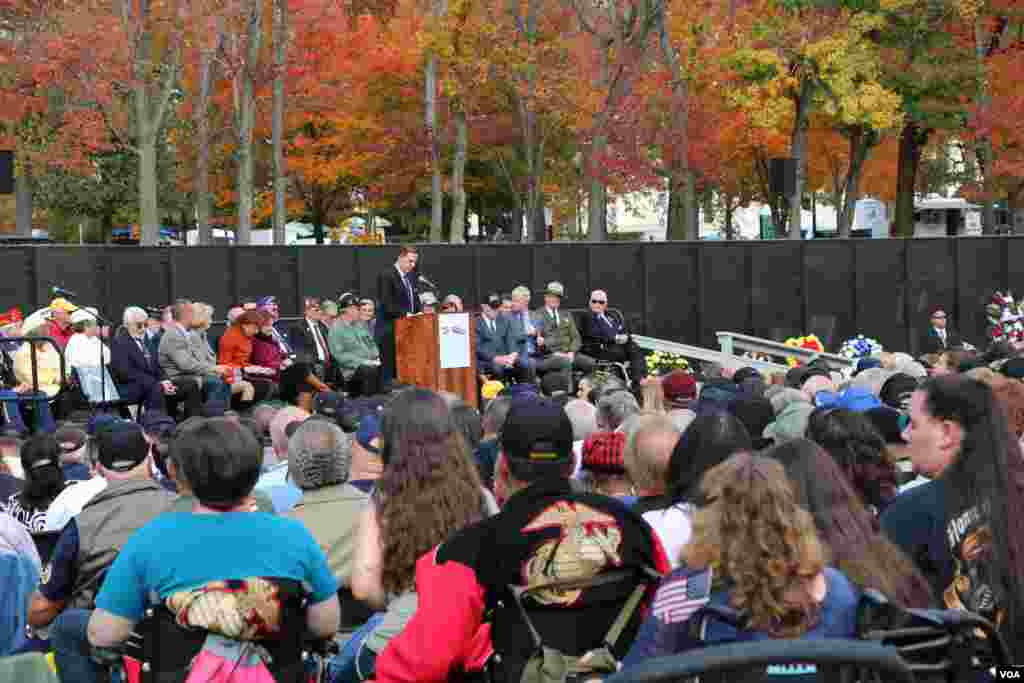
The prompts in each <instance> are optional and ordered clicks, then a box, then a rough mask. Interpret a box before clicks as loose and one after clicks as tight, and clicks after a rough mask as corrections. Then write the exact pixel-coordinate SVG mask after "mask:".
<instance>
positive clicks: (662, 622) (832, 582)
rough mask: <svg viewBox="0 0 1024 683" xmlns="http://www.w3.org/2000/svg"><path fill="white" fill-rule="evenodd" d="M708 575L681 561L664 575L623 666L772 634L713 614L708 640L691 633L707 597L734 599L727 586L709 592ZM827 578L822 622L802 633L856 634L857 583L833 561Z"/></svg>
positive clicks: (808, 671) (779, 670) (788, 671)
mask: <svg viewBox="0 0 1024 683" xmlns="http://www.w3.org/2000/svg"><path fill="white" fill-rule="evenodd" d="M708 577H709V575H708V573H707V572H695V571H693V570H691V569H688V568H686V567H680V568H679V569H677V570H675V571H674V572H672V573H671V574H669V575H668V576H666V577H665V578H664V579H662V582H661V585H660V586H659V587H658V592H657V594H656V595H655V597H654V603H653V604H652V606H651V613H650V614H649V615H648V617H647V619H646V620H645V621H644V623H643V625H642V626H641V627H640V632H639V633H638V634H637V637H636V640H635V641H634V643H633V647H632V648H630V650H629V654H627V655H626V658H625V659H624V660H623V662H622V668H623V669H628V668H630V667H633V666H636V665H637V664H639V663H640V662H642V661H644V660H646V659H649V658H651V657H663V656H667V655H672V654H679V653H681V652H686V651H688V650H693V649H696V648H699V647H703V646H705V645H710V644H713V643H722V642H741V641H752V640H767V639H768V638H771V637H772V636H770V635H769V634H768V633H765V632H761V631H737V629H736V628H735V627H734V626H732V625H730V624H727V623H724V622H722V621H720V620H717V619H714V618H711V619H709V620H708V622H707V631H706V633H705V634H704V639H703V641H702V640H698V639H694V638H692V637H691V635H690V619H691V618H693V617H694V616H695V615H696V614H697V613H698V612H699V610H700V608H701V607H702V606H703V604H704V603H705V602H710V603H711V604H714V605H721V606H726V605H728V604H729V593H728V592H727V591H724V590H718V591H714V592H711V593H710V595H708V591H707V581H708ZM825 583H826V586H827V588H826V591H825V600H824V601H823V602H822V603H821V611H820V614H819V619H818V622H817V624H815V626H814V627H813V628H812V629H811V630H810V631H808V632H807V633H805V634H804V635H803V636H801V638H812V639H813V638H852V637H854V635H855V634H856V631H857V602H858V600H859V594H858V592H857V589H856V588H854V586H853V584H852V583H850V580H849V579H847V578H846V576H845V575H844V574H843V573H842V572H840V571H839V570H837V569H832V568H831V567H826V569H825ZM768 673H769V675H772V676H785V677H794V678H796V679H797V680H800V678H806V677H808V676H810V675H813V674H814V673H815V671H814V670H813V667H773V668H772V669H770V670H769V671H768ZM797 677H800V678H797Z"/></svg>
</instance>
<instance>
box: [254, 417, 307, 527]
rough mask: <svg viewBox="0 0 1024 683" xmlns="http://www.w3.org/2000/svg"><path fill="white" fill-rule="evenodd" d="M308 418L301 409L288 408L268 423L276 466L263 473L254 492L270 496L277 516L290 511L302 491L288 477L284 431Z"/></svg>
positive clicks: (286, 446) (286, 441) (287, 455)
mask: <svg viewBox="0 0 1024 683" xmlns="http://www.w3.org/2000/svg"><path fill="white" fill-rule="evenodd" d="M308 417H309V413H307V412H306V411H304V410H302V409H301V408H296V407H294V406H288V407H287V408H282V409H281V410H279V411H278V412H277V414H276V415H275V416H274V419H273V420H272V421H271V423H270V441H271V444H272V445H273V447H274V457H275V458H276V459H277V464H276V465H274V466H273V467H270V468H267V469H266V470H265V471H264V472H263V474H262V476H260V478H259V481H257V482H256V485H255V491H256V493H261V492H262V493H265V494H267V495H268V496H270V499H271V500H272V501H273V503H274V511H275V512H277V513H278V514H284V513H286V512H288V511H289V510H291V509H292V507H294V506H295V503H297V502H298V501H299V499H300V498H301V497H302V490H301V489H300V488H299V487H298V486H296V485H295V482H294V481H292V480H291V479H289V477H288V457H289V453H288V434H287V432H286V431H285V430H286V429H287V428H288V426H289V425H291V424H293V423H296V422H302V421H304V420H305V419H306V418H308ZM261 450H262V449H261Z"/></svg>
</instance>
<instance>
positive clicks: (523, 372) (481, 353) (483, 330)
mask: <svg viewBox="0 0 1024 683" xmlns="http://www.w3.org/2000/svg"><path fill="white" fill-rule="evenodd" d="M515 341H516V337H515V335H514V331H513V326H512V321H510V320H508V319H507V318H505V317H503V316H500V315H499V316H498V317H497V318H495V319H494V332H492V331H491V327H490V325H489V324H488V323H487V321H486V320H484V317H483V316H482V315H481V316H478V317H477V319H476V361H477V367H478V368H479V369H480V372H482V373H484V374H487V375H493V376H495V377H498V378H499V379H505V378H506V377H508V376H514V377H516V378H517V379H518V380H519V381H521V382H527V381H530V379H531V378H532V374H533V373H532V371H531V370H530V367H529V363H526V362H520V361H519V360H517V361H516V365H515V367H513V368H508V367H504V366H500V367H499V366H496V365H495V364H494V358H495V356H507V355H509V354H510V353H514V352H516V351H517V350H518V349H517V348H516V343H515ZM523 361H525V359H523Z"/></svg>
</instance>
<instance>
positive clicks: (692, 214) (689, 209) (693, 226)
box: [683, 170, 700, 240]
mask: <svg viewBox="0 0 1024 683" xmlns="http://www.w3.org/2000/svg"><path fill="white" fill-rule="evenodd" d="M683 213H684V214H686V239H688V240H699V239H700V206H699V205H698V203H697V174H696V173H695V172H693V171H692V170H687V171H686V184H685V186H684V190H683Z"/></svg>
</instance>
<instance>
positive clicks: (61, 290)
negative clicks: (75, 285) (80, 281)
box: [50, 286, 78, 299]
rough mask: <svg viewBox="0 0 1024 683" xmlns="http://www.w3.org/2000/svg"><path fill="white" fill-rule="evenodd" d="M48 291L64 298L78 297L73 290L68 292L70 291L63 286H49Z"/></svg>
mask: <svg viewBox="0 0 1024 683" xmlns="http://www.w3.org/2000/svg"><path fill="white" fill-rule="evenodd" d="M50 292H51V293H52V294H53V296H62V297H64V298H65V299H77V298H78V295H77V294H75V293H74V292H70V291H68V290H66V289H64V288H63V287H56V286H54V287H50Z"/></svg>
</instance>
